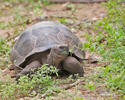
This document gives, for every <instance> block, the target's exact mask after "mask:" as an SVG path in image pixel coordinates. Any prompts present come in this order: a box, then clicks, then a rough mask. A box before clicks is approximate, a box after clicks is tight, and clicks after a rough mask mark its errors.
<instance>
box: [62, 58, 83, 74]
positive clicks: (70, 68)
mask: <svg viewBox="0 0 125 100" xmlns="http://www.w3.org/2000/svg"><path fill="white" fill-rule="evenodd" d="M62 67H63V69H64V70H65V71H67V72H69V73H70V74H78V75H79V76H83V75H84V70H83V66H82V64H81V63H80V62H79V61H78V60H77V59H76V58H74V57H71V56H69V57H67V58H66V59H65V60H64V61H63V62H62Z"/></svg>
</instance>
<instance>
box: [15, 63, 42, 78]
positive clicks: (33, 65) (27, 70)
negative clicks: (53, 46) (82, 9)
mask: <svg viewBox="0 0 125 100" xmlns="http://www.w3.org/2000/svg"><path fill="white" fill-rule="evenodd" d="M39 67H41V63H40V62H39V61H33V62H31V63H30V64H29V65H27V66H26V67H25V68H24V69H23V70H22V71H21V72H20V73H19V74H17V75H16V80H18V79H19V78H20V76H23V75H26V74H29V73H30V72H32V71H33V69H35V68H36V69H37V68H39Z"/></svg>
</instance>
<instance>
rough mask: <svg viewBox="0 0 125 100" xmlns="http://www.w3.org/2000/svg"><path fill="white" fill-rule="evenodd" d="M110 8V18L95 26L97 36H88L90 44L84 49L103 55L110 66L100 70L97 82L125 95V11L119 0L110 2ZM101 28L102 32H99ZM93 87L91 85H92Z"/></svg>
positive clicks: (108, 3) (108, 4)
mask: <svg viewBox="0 0 125 100" xmlns="http://www.w3.org/2000/svg"><path fill="white" fill-rule="evenodd" d="M104 5H105V6H106V7H107V8H108V16H107V17H105V18H103V19H102V20H100V21H99V22H98V23H97V24H96V25H95V26H94V29H95V32H97V34H96V35H95V36H94V38H91V37H90V36H89V35H87V36H86V37H87V40H88V43H86V44H85V45H84V46H83V47H84V48H89V50H91V51H95V52H96V53H99V54H101V55H102V56H103V57H104V60H106V61H108V62H109V63H110V64H109V65H107V66H106V67H104V68H101V69H100V70H99V73H98V74H96V75H95V78H94V79H95V80H96V82H97V80H100V81H98V82H102V83H104V84H105V85H106V87H107V88H108V89H110V90H111V91H115V92H116V93H120V94H124V93H125V87H124V86H125V77H124V75H125V70H124V69H125V45H124V40H125V30H124V28H123V27H124V19H123V17H124V16H125V10H124V9H123V6H122V5H120V4H119V1H117V0H109V1H108V2H107V3H105V4H104ZM99 28H100V30H98V29H99ZM90 86H91V84H90Z"/></svg>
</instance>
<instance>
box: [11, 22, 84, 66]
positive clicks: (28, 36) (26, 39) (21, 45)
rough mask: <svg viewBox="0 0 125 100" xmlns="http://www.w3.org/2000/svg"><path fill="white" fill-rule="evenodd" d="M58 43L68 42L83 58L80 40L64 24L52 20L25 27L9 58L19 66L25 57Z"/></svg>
mask: <svg viewBox="0 0 125 100" xmlns="http://www.w3.org/2000/svg"><path fill="white" fill-rule="evenodd" d="M58 44H68V45H69V48H70V49H73V53H74V54H75V55H76V56H77V57H78V58H81V59H83V58H84V52H83V51H81V46H82V43H81V42H80V40H79V39H78V38H77V37H76V36H75V35H74V34H73V33H72V32H71V31H70V30H69V29H68V28H67V27H66V26H65V25H62V24H60V23H57V22H52V21H43V22H39V23H37V24H35V25H32V26H31V27H29V28H28V29H26V30H25V31H24V32H23V33H22V34H21V35H20V37H19V39H18V40H17V42H16V43H15V45H14V47H13V49H12V50H11V53H10V58H11V61H12V62H13V63H14V65H15V66H19V65H20V64H22V63H23V62H24V61H25V59H26V58H27V57H29V56H31V55H33V54H35V53H38V52H44V51H46V50H48V49H51V48H52V47H53V46H55V45H58Z"/></svg>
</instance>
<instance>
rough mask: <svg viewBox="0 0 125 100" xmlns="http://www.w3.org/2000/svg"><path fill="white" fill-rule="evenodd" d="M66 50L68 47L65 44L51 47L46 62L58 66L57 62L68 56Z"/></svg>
mask: <svg viewBox="0 0 125 100" xmlns="http://www.w3.org/2000/svg"><path fill="white" fill-rule="evenodd" d="M68 51H69V47H68V45H66V44H60V45H56V46H54V47H52V48H51V50H50V54H49V55H48V58H47V63H48V64H51V65H54V66H56V67H58V65H59V63H60V62H61V61H63V60H64V59H65V58H66V57H67V56H68V54H69V52H68Z"/></svg>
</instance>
